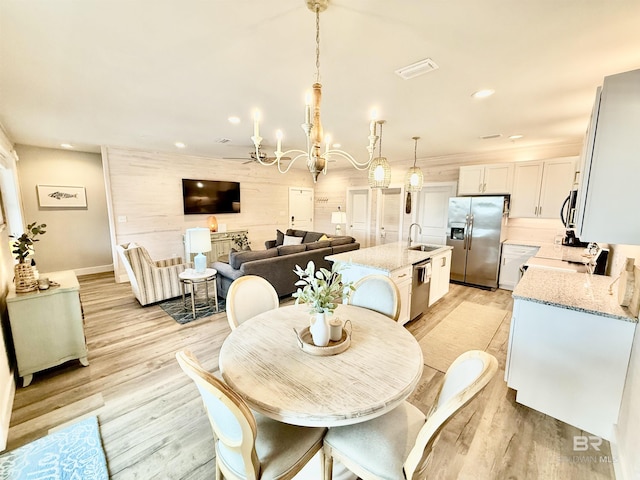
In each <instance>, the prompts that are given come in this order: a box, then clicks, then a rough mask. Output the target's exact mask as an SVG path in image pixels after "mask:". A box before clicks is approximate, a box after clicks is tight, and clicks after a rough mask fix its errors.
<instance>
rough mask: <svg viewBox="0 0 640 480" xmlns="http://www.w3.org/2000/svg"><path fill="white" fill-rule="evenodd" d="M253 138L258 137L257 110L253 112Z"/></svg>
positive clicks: (258, 117) (258, 121)
mask: <svg viewBox="0 0 640 480" xmlns="http://www.w3.org/2000/svg"><path fill="white" fill-rule="evenodd" d="M253 136H254V137H256V138H258V137H259V136H260V112H258V111H257V110H256V111H255V112H253Z"/></svg>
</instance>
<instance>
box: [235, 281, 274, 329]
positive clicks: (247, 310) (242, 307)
mask: <svg viewBox="0 0 640 480" xmlns="http://www.w3.org/2000/svg"><path fill="white" fill-rule="evenodd" d="M279 305H280V301H279V299H278V293H277V292H276V289H275V288H273V285H271V284H270V283H269V282H268V281H267V280H265V279H264V278H262V277H259V276H257V275H244V276H242V277H239V278H237V279H236V280H234V281H233V283H232V284H231V286H230V287H229V291H228V292H227V320H229V326H230V327H231V330H235V329H236V328H237V327H238V325H240V324H241V323H242V322H244V321H245V320H249V319H250V318H253V317H255V316H256V315H258V314H260V313H262V312H266V311H269V310H273V309H274V308H278V306H279Z"/></svg>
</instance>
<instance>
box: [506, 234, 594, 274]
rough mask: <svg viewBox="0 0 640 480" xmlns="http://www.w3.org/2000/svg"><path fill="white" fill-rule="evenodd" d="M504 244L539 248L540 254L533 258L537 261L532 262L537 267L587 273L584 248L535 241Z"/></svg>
mask: <svg viewBox="0 0 640 480" xmlns="http://www.w3.org/2000/svg"><path fill="white" fill-rule="evenodd" d="M504 244H505V245H522V246H527V247H538V252H537V253H536V254H535V255H534V256H533V257H532V258H534V259H536V260H534V261H532V263H533V264H535V265H537V266H543V267H547V268H556V269H566V270H574V271H579V272H585V271H586V267H585V266H584V261H583V260H584V258H583V256H582V254H583V253H584V247H570V246H567V245H557V244H554V243H549V242H539V241H535V240H505V241H504Z"/></svg>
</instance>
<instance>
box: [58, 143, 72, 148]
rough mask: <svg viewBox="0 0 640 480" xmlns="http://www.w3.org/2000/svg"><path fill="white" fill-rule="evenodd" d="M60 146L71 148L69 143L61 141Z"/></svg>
mask: <svg viewBox="0 0 640 480" xmlns="http://www.w3.org/2000/svg"><path fill="white" fill-rule="evenodd" d="M60 146H61V147H62V148H73V145H71V144H70V143H61V144H60Z"/></svg>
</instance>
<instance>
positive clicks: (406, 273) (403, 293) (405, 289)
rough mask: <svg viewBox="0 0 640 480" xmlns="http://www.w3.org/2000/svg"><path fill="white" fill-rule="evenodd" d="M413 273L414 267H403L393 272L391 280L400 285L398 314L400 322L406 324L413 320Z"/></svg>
mask: <svg viewBox="0 0 640 480" xmlns="http://www.w3.org/2000/svg"><path fill="white" fill-rule="evenodd" d="M412 274H413V267H412V266H408V267H403V268H400V269H398V270H394V271H392V272H391V275H390V276H391V280H393V282H394V283H395V284H396V286H397V287H398V291H399V292H400V315H399V316H398V323H400V324H401V325H404V324H405V323H407V322H408V321H409V320H411V318H410V316H411V287H412V284H411V280H412V278H411V276H412Z"/></svg>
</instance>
